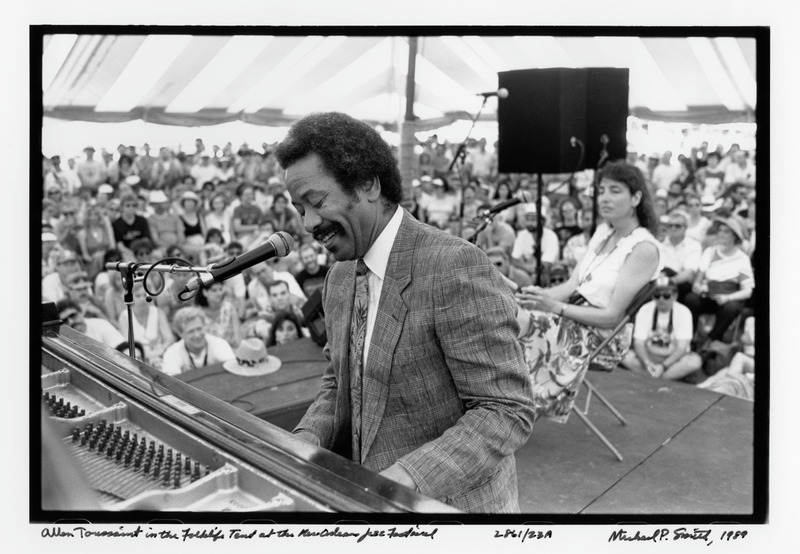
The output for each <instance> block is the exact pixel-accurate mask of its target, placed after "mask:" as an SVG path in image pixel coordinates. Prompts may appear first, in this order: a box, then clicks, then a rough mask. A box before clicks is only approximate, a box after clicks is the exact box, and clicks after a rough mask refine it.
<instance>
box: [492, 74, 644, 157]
mask: <svg viewBox="0 0 800 554" xmlns="http://www.w3.org/2000/svg"><path fill="white" fill-rule="evenodd" d="M498 84H499V86H500V87H501V88H506V89H508V91H509V94H508V97H507V98H501V99H499V101H498V108H497V122H498V142H499V145H498V166H499V170H500V172H501V173H569V172H572V171H576V170H582V169H585V168H586V167H595V166H596V165H597V162H598V160H599V154H600V150H601V148H602V144H601V142H600V138H601V136H603V135H606V136H607V137H608V139H609V140H608V150H609V159H616V158H624V157H625V152H626V150H627V141H626V139H625V136H626V132H627V116H628V70H627V69H616V68H590V69H567V68H550V69H523V70H514V71H505V72H501V73H499V74H498ZM573 137H574V138H576V139H579V140H580V141H582V142H583V144H584V146H585V148H586V152H585V155H584V159H583V161H582V163H580V164H579V163H578V162H579V161H580V149H579V148H577V147H574V146H573V145H572V142H571V139H572V138H573Z"/></svg>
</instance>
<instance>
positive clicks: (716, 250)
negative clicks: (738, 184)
mask: <svg viewBox="0 0 800 554" xmlns="http://www.w3.org/2000/svg"><path fill="white" fill-rule="evenodd" d="M713 227H716V230H715V233H714V234H715V235H716V240H717V244H716V246H710V247H708V248H706V249H705V250H704V251H703V254H702V255H701V257H700V265H699V267H698V270H697V275H696V277H695V279H694V284H693V285H692V292H690V293H689V294H687V295H686V299H685V300H684V303H685V304H686V306H687V307H688V308H689V309H690V310H691V311H692V317H693V320H694V321H693V324H694V327H695V329H696V328H697V321H698V318H699V317H700V315H701V314H713V315H714V316H715V317H714V326H713V328H712V329H711V331H709V333H708V339H709V340H722V339H723V336H724V335H725V331H726V330H727V329H728V327H729V326H730V324H731V323H733V321H734V320H735V319H736V318H737V317H738V316H739V314H740V313H741V312H742V310H743V309H744V306H745V301H746V300H748V299H749V298H750V296H751V294H752V293H753V287H754V277H753V267H752V265H751V264H750V258H748V257H747V254H745V253H744V252H742V250H741V249H740V248H739V245H740V244H741V243H742V241H743V240H744V226H743V225H742V223H741V221H739V219H737V218H736V217H728V218H726V219H718V220H716V221H715V222H714V225H713Z"/></svg>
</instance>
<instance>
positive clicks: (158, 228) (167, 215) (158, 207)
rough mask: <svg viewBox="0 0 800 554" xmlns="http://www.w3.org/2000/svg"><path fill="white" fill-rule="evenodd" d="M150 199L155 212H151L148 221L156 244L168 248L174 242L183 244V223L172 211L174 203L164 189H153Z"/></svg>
mask: <svg viewBox="0 0 800 554" xmlns="http://www.w3.org/2000/svg"><path fill="white" fill-rule="evenodd" d="M149 199H150V206H152V208H153V213H152V214H150V216H149V217H148V218H147V221H148V223H149V224H150V236H151V237H152V239H153V242H154V243H155V245H156V246H157V247H159V248H163V249H164V250H166V249H167V247H168V246H170V245H172V244H183V242H184V240H185V236H184V230H183V229H184V226H183V223H182V222H181V219H180V218H179V217H178V215H177V214H176V213H174V212H173V211H172V204H171V203H170V201H169V198H167V195H166V194H164V191H163V190H154V191H151V192H150V197H149Z"/></svg>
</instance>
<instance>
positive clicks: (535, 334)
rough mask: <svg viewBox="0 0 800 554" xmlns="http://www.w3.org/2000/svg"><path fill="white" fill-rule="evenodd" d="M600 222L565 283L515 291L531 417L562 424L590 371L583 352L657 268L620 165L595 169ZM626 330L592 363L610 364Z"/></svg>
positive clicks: (640, 193)
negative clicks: (531, 396) (533, 410)
mask: <svg viewBox="0 0 800 554" xmlns="http://www.w3.org/2000/svg"><path fill="white" fill-rule="evenodd" d="M597 194H598V197H597V202H598V209H599V214H600V215H601V216H602V218H603V223H601V224H600V225H599V226H598V227H597V230H596V231H595V233H594V235H593V236H592V239H591V241H590V242H589V246H588V249H587V251H586V254H585V255H584V257H583V259H581V261H580V262H579V263H578V265H577V266H576V268H575V270H574V271H573V272H572V275H571V276H570V278H569V280H568V281H567V282H565V283H563V284H561V285H558V286H555V287H553V288H549V289H542V288H539V287H526V288H524V289H522V291H521V292H520V293H518V295H517V298H518V302H519V304H520V309H519V310H518V313H517V319H518V321H519V324H520V335H519V336H520V340H521V341H522V344H523V349H524V352H525V361H526V362H527V363H528V367H529V368H530V371H531V381H532V383H533V392H534V402H535V406H536V415H537V418H538V417H543V416H545V417H550V418H553V419H556V420H558V421H560V422H565V421H566V420H567V417H568V416H569V413H570V411H571V409H572V406H573V403H574V399H575V395H576V394H577V392H578V388H579V387H580V385H581V382H582V381H583V378H584V376H585V374H586V370H587V369H588V366H589V358H588V357H589V353H590V352H592V351H593V350H594V349H595V348H596V347H597V346H599V345H600V343H601V342H602V341H603V339H604V338H605V335H604V333H606V334H607V333H608V332H609V331H608V330H610V329H611V328H613V327H614V326H615V325H617V324H618V323H619V322H620V321H621V320H622V318H623V317H624V315H625V311H626V309H627V308H628V306H629V305H630V304H631V302H632V300H633V298H634V296H635V295H636V294H637V293H638V292H639V290H640V289H641V288H642V287H644V286H645V285H646V284H647V283H648V282H649V281H652V280H653V279H655V278H656V276H657V275H658V274H659V272H660V271H661V268H662V262H661V256H660V253H659V252H660V249H659V244H658V241H657V240H656V239H655V237H654V231H655V229H656V225H657V220H656V216H655V213H654V211H653V203H652V199H651V196H650V193H649V191H648V188H647V185H646V182H645V179H644V176H643V175H642V172H641V171H640V170H639V169H638V168H636V167H634V166H630V165H627V164H625V163H622V162H615V163H611V164H608V165H606V166H605V167H604V168H603V169H602V170H600V175H599V185H598V187H597ZM631 328H632V325H626V326H625V327H624V328H623V330H622V331H621V332H620V333H619V334H617V336H616V337H614V338H613V339H612V340H611V341H610V342H609V343H608V345H607V346H606V348H605V349H604V351H603V353H602V354H601V355H599V356H598V357H597V358H596V359H595V360H594V361H595V362H597V363H601V364H604V365H605V364H608V365H611V366H612V367H613V366H614V365H616V363H618V362H619V361H620V360H621V359H622V357H623V356H624V355H625V353H626V352H627V349H628V348H629V347H630V342H631Z"/></svg>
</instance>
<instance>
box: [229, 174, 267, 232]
mask: <svg viewBox="0 0 800 554" xmlns="http://www.w3.org/2000/svg"><path fill="white" fill-rule="evenodd" d="M255 194H256V193H255V189H254V188H253V185H249V184H243V185H239V188H238V189H237V196H238V197H239V202H240V203H239V205H238V206H236V207H235V208H234V209H233V215H232V222H231V230H232V233H231V238H232V239H234V240H236V241H237V242H240V243H241V244H242V246H244V247H245V248H247V247H248V246H250V243H251V242H252V240H253V239H254V238H255V236H256V235H257V234H258V226H259V223H260V222H261V217H262V216H263V215H264V214H263V212H262V211H261V210H260V209H259V207H258V206H256V205H255V203H254V202H255V197H256V196H255Z"/></svg>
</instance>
